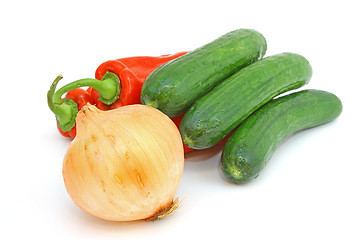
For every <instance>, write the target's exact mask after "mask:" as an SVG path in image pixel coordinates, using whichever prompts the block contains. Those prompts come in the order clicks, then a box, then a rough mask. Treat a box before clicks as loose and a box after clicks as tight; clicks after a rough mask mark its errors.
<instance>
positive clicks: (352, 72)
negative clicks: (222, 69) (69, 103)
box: [0, 0, 360, 240]
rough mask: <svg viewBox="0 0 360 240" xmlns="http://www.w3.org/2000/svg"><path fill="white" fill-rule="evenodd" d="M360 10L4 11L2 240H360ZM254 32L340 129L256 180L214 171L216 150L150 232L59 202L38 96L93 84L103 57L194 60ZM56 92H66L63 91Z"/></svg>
mask: <svg viewBox="0 0 360 240" xmlns="http://www.w3.org/2000/svg"><path fill="white" fill-rule="evenodd" d="M356 2H357V1H355V0H354V1H350V0H343V1H331V0H330V1H314V0H311V1H308V0H302V1H226V0H221V1H195V0H192V1H186V0H182V1H177V2H175V1H156V0H152V1H106V0H104V1H89V0H87V1H76V0H72V1H67V0H63V1H39V0H33V1H2V2H1V4H0V26H1V38H0V43H1V44H0V50H1V52H0V59H1V64H0V68H1V73H0V74H1V83H0V84H1V91H0V92H1V101H2V103H1V112H2V113H1V118H0V119H1V136H2V140H3V141H2V144H1V154H2V157H1V165H0V184H1V188H0V189H1V198H0V207H1V209H0V218H1V231H0V238H1V239H29V238H35V237H36V239H67V240H70V239H88V240H89V239H174V238H175V239H184V238H187V239H194V238H195V237H196V238H198V239H206V238H209V237H213V238H212V239H215V238H225V237H226V238H232V239H270V238H271V239H348V240H349V239H360V230H359V226H360V204H359V203H360V197H359V191H360V190H359V189H360V174H359V171H360V157H359V148H360V145H359V143H360V140H359V135H360V129H359V125H360V123H359V117H358V116H359V114H358V111H359V80H360V79H359V69H360V62H359V46H360V37H359V36H360V34H359V25H358V22H360V21H359V20H360V17H359V11H358V10H359V7H358V6H357V5H356ZM237 28H253V29H256V30H258V31H259V32H261V33H262V34H263V35H264V36H265V38H266V39H267V43H268V51H267V54H266V55H267V56H269V55H272V54H276V53H280V52H295V53H298V54H301V55H303V56H305V57H306V58H307V59H308V60H309V61H310V63H311V65H312V67H313V77H312V80H311V81H310V83H309V84H308V85H307V86H305V87H303V88H316V89H322V90H326V91H330V92H333V93H335V94H336V95H337V96H338V97H339V98H340V99H341V100H342V102H343V105H344V109H343V113H342V114H341V116H340V117H339V118H338V119H337V120H336V121H334V122H332V123H329V124H326V125H323V126H320V127H317V128H313V129H310V130H307V131H302V132H300V133H298V134H295V135H293V136H291V137H290V138H288V139H287V140H286V141H285V142H283V144H281V145H280V146H279V148H278V149H277V151H276V152H275V154H274V155H273V157H272V159H271V161H270V163H269V164H268V166H267V168H266V169H264V171H263V172H262V173H261V174H260V176H259V177H258V178H257V179H256V180H255V181H253V182H251V183H249V184H246V185H242V186H238V185H234V184H230V183H228V182H226V181H225V180H224V179H223V178H222V177H221V174H220V172H219V168H218V164H219V159H220V154H221V147H218V148H215V149H212V150H211V151H201V152H196V153H194V152H193V153H190V154H188V155H186V162H185V169H184V174H183V177H182V181H181V184H180V186H179V189H178V193H177V195H178V196H179V197H180V198H181V199H184V201H183V205H182V207H181V208H180V209H179V210H178V211H177V212H176V213H175V214H174V215H173V216H171V217H169V218H165V219H163V220H161V221H158V222H154V223H151V222H131V223H116V222H107V221H103V220H100V219H97V218H95V217H92V216H90V215H88V214H86V213H84V212H83V211H82V210H80V209H79V208H78V207H77V206H76V205H75V204H74V203H73V202H72V200H71V199H70V198H69V196H68V195H67V193H66V190H65V187H64V184H63V180H62V175H61V167H62V159H63V156H64V153H65V151H66V149H67V147H68V145H69V143H70V142H69V140H67V139H65V138H63V137H62V136H60V135H59V133H58V132H57V129H56V127H55V119H54V116H53V115H52V113H51V112H50V110H49V109H48V108H47V104H46V92H47V90H48V88H49V87H50V84H51V82H52V81H53V79H54V78H55V77H56V76H57V75H58V74H60V73H61V74H63V76H64V80H63V82H62V83H61V84H65V83H68V82H70V81H73V80H77V79H80V78H85V77H93V76H94V72H95V69H96V68H97V66H98V65H100V64H101V63H102V62H104V61H106V60H110V59H115V58H121V57H129V56H136V55H154V56H156V55H161V54H166V53H175V52H178V51H183V50H192V49H195V48H197V47H199V46H202V45H203V44H206V43H208V42H210V41H212V40H214V39H215V38H217V37H219V36H221V35H223V34H225V33H227V32H229V31H231V30H234V29H237ZM61 84H60V85H61Z"/></svg>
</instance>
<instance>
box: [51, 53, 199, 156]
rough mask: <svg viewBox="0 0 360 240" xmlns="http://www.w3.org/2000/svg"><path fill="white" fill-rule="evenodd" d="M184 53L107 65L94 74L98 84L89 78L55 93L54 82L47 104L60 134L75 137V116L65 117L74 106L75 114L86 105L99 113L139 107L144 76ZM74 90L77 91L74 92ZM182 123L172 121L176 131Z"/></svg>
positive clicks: (143, 57) (179, 118) (101, 66)
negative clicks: (63, 95) (61, 98)
mask: <svg viewBox="0 0 360 240" xmlns="http://www.w3.org/2000/svg"><path fill="white" fill-rule="evenodd" d="M186 53H187V52H180V53H177V54H171V55H170V54H168V55H162V56H158V57H151V56H138V57H128V58H121V59H116V60H110V61H106V62H104V63H102V64H101V65H100V66H99V67H98V68H97V69H96V72H95V78H96V79H97V80H101V81H97V80H95V79H89V78H86V79H81V80H78V81H75V82H72V83H70V84H68V85H65V86H64V87H62V88H60V89H59V90H58V91H57V92H55V88H56V85H57V83H58V81H59V80H60V79H61V78H60V79H58V78H57V79H56V80H55V81H54V83H53V85H52V88H51V89H50V91H49V93H48V104H49V107H50V109H51V110H52V111H53V112H54V113H55V115H56V117H57V122H58V129H59V132H60V133H61V134H62V135H63V136H66V137H70V138H74V137H75V135H76V128H75V116H71V117H69V116H68V115H69V114H72V115H74V112H75V108H76V106H77V110H80V109H81V107H82V106H84V105H85V104H86V103H87V102H89V103H91V104H95V105H96V106H97V107H98V108H99V109H102V110H109V109H113V108H117V107H121V106H124V105H131V104H141V101H140V94H141V88H142V85H143V83H144V81H145V80H146V78H147V76H148V75H149V74H150V73H151V72H152V71H154V70H155V69H156V68H158V67H159V66H161V65H163V64H164V63H166V62H168V61H171V60H173V59H175V58H177V57H180V56H182V55H184V54H186ZM116 82H119V85H117V84H115V83H116ZM83 86H90V87H89V88H88V89H87V90H86V91H85V90H83V89H81V88H79V87H83ZM75 87H76V89H74V88H75ZM71 89H74V90H71ZM115 90H116V91H115ZM67 91H69V92H68V93H67V95H66V96H65V99H64V101H63V102H62V101H61V100H60V99H59V98H60V97H61V95H62V94H64V93H65V92H67ZM73 91H74V92H73ZM76 93H77V94H79V96H77V94H76ZM116 93H117V94H116ZM89 97H90V99H89ZM49 102H50V103H49ZM76 113H77V111H76ZM75 115H76V114H75ZM181 119H182V116H178V117H175V118H173V119H172V120H173V121H174V123H175V124H176V125H177V127H179V124H180V121H181ZM68 121H71V123H69V122H68ZM71 126H72V127H71ZM184 150H185V152H189V151H191V150H192V149H190V148H188V147H187V146H186V145H185V144H184Z"/></svg>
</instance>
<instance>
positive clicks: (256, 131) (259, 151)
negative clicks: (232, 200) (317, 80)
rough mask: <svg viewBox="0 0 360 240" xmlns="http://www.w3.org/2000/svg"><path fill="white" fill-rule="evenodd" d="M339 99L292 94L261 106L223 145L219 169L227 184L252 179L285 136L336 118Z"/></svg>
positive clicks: (322, 93)
mask: <svg viewBox="0 0 360 240" xmlns="http://www.w3.org/2000/svg"><path fill="white" fill-rule="evenodd" d="M341 111H342V103H341V101H340V99H339V98H338V97H337V96H335V95H334V94H332V93H329V92H326V91H321V90H303V91H300V92H295V93H292V94H289V95H286V96H283V97H280V98H277V99H275V100H272V101H270V102H269V103H267V104H265V105H264V106H262V107H261V108H260V109H259V110H257V111H256V112H255V113H253V114H252V115H251V116H250V117H249V118H247V119H246V120H245V121H244V122H243V123H241V125H240V126H239V127H238V128H237V129H236V130H235V131H234V132H233V133H232V135H231V136H230V137H229V139H228V141H227V142H226V144H225V147H224V151H223V153H222V158H221V169H222V172H223V173H224V176H225V177H226V178H227V179H229V180H230V181H231V182H234V183H237V184H241V183H247V182H250V181H251V180H253V179H254V178H255V177H257V176H258V174H259V173H260V172H261V170H262V169H263V168H264V167H265V165H266V164H267V162H268V161H269V160H270V158H271V156H272V154H273V153H274V151H275V150H276V148H277V146H278V144H279V143H280V142H281V141H283V140H284V139H285V138H286V137H288V136H289V135H291V134H293V133H295V132H297V131H300V130H304V129H308V128H312V127H315V126H319V125H322V124H325V123H327V122H330V121H332V120H334V119H336V118H337V117H338V116H339V115H340V113H341Z"/></svg>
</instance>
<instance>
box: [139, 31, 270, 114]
mask: <svg viewBox="0 0 360 240" xmlns="http://www.w3.org/2000/svg"><path fill="white" fill-rule="evenodd" d="M265 52H266V40H265V38H264V37H263V35H261V34H260V33H259V32H257V31H255V30H251V29H238V30H235V31H232V32H229V33H227V34H225V35H223V36H221V37H220V38H218V39H216V40H214V41H213V42H211V43H208V44H206V45H204V46H202V47H200V48H197V49H195V50H193V51H191V52H189V53H187V54H185V55H183V56H181V57H179V58H177V59H174V60H173V61H170V62H168V63H166V64H164V65H162V66H160V67H159V68H157V69H156V70H154V71H153V72H152V73H151V74H150V75H149V76H148V77H147V79H146V81H145V82H144V85H143V87H142V91H141V102H142V103H143V104H145V105H148V106H152V107H154V108H157V109H159V110H160V111H162V112H163V113H165V114H166V115H168V116H169V117H175V116H178V115H181V114H183V113H184V112H185V111H186V110H187V109H188V108H189V107H190V106H191V104H193V103H194V102H195V101H196V100H197V99H198V98H200V97H201V96H203V95H205V94H206V93H207V92H208V91H209V90H211V89H212V88H213V87H214V86H216V85H217V84H219V83H220V82H221V81H222V80H224V79H225V78H227V77H229V76H230V75H232V74H233V73H235V72H236V71H238V70H239V69H241V68H242V67H244V66H246V65H248V64H250V63H252V62H254V61H256V60H258V59H260V58H262V57H263V56H264V54H265Z"/></svg>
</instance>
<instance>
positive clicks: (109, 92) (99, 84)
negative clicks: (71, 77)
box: [53, 72, 120, 105]
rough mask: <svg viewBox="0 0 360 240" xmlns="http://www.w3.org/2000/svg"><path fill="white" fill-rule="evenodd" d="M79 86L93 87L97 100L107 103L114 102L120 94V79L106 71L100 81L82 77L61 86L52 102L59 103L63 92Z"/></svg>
mask: <svg viewBox="0 0 360 240" xmlns="http://www.w3.org/2000/svg"><path fill="white" fill-rule="evenodd" d="M79 87H92V88H94V89H95V90H96V91H97V92H98V93H99V96H100V97H99V100H100V101H102V102H103V103H105V104H107V105H110V104H112V103H114V102H115V101H116V100H117V99H118V98H119V96H120V79H119V78H118V76H117V75H116V74H114V73H111V72H107V73H106V74H105V75H104V76H103V77H102V79H101V80H100V81H99V80H97V79H93V78H84V79H80V80H77V81H74V82H71V83H69V84H67V85H65V86H63V87H61V88H60V89H59V90H57V91H56V92H55V94H54V96H53V102H54V103H55V104H56V103H57V104H61V103H62V98H61V96H62V95H63V94H65V93H66V92H68V91H70V90H73V89H75V88H79Z"/></svg>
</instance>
